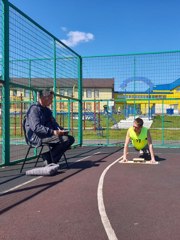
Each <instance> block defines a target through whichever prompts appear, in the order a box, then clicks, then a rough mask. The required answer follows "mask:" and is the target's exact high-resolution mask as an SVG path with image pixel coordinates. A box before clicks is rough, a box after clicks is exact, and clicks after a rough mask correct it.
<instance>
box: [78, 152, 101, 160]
mask: <svg viewBox="0 0 180 240" xmlns="http://www.w3.org/2000/svg"><path fill="white" fill-rule="evenodd" d="M99 153H101V152H96V153H93V155H96V154H99ZM93 155H90V156H87V157H84V158H81V159H79V160H77V161H76V162H80V161H82V160H84V159H87V158H89V157H91V156H93Z"/></svg>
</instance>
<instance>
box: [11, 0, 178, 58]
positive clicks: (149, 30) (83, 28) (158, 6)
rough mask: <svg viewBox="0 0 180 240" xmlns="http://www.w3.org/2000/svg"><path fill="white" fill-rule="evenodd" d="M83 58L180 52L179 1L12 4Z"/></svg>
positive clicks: (27, 0)
mask: <svg viewBox="0 0 180 240" xmlns="http://www.w3.org/2000/svg"><path fill="white" fill-rule="evenodd" d="M10 2H11V3H12V4H14V5H15V6H16V7H18V8H19V9H20V10H22V11H23V12H24V13H26V14H27V15H28V16H30V17H31V18H32V19H33V20H35V21H36V22H37V23H39V24H40V25H41V26H43V27H44V28H46V29H47V30H48V31H49V32H51V33H52V34H53V35H55V36H56V37H58V38H59V39H60V40H62V41H63V42H65V43H66V44H67V45H68V46H70V47H71V48H72V49H73V50H74V51H76V52H77V53H79V54H80V55H82V56H94V55H109V54H124V53H140V52H156V51H169V50H179V49H180V31H179V26H180V17H179V9H180V1H178V0H173V1H170V0H164V1H162V0H151V1H146V0H144V1H143V0H136V1H135V0H111V1H109V0H91V1H89V0H88V1H87V0H10Z"/></svg>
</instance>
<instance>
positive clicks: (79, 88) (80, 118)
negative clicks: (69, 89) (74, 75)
mask: <svg viewBox="0 0 180 240" xmlns="http://www.w3.org/2000/svg"><path fill="white" fill-rule="evenodd" d="M78 75H79V76H78V129H79V131H78V144H80V145H82V143H83V134H82V58H81V57H79V64H78Z"/></svg>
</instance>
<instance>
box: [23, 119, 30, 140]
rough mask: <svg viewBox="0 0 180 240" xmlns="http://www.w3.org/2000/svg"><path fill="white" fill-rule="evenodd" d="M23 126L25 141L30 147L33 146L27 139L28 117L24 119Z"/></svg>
mask: <svg viewBox="0 0 180 240" xmlns="http://www.w3.org/2000/svg"><path fill="white" fill-rule="evenodd" d="M22 126H23V132H24V138H25V141H26V143H27V144H28V145H31V144H30V142H29V140H28V138H27V135H26V115H25V116H24V119H23V122H22Z"/></svg>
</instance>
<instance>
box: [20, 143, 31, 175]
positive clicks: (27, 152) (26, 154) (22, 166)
mask: <svg viewBox="0 0 180 240" xmlns="http://www.w3.org/2000/svg"><path fill="white" fill-rule="evenodd" d="M30 149H31V147H30V146H29V148H28V151H27V153H26V156H25V158H24V161H23V164H22V166H21V169H20V173H21V172H22V170H23V168H24V164H25V162H26V159H27V156H28V154H29V151H30Z"/></svg>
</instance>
